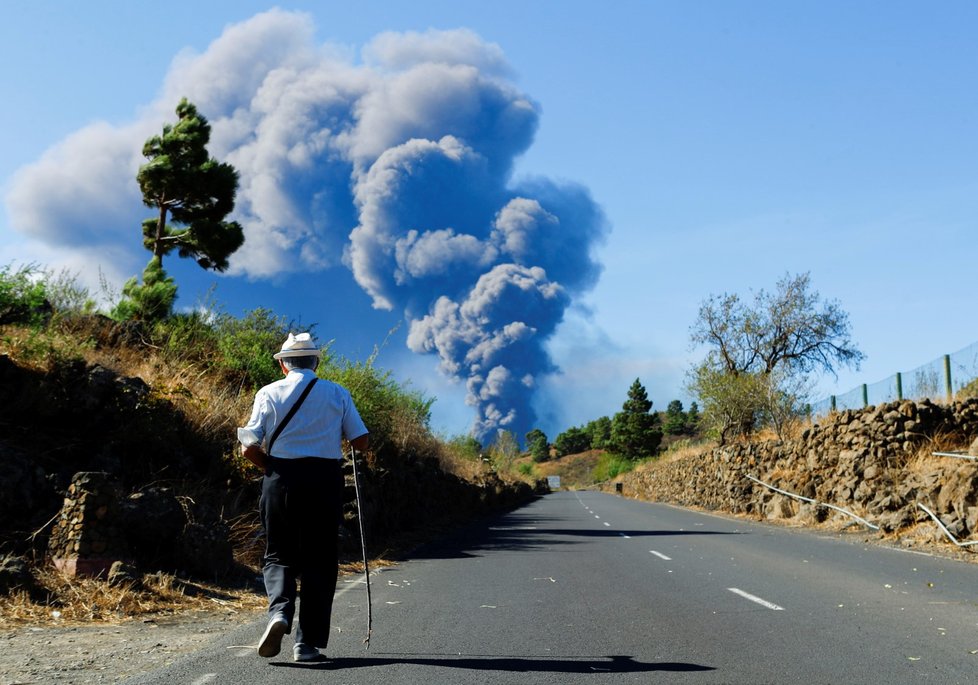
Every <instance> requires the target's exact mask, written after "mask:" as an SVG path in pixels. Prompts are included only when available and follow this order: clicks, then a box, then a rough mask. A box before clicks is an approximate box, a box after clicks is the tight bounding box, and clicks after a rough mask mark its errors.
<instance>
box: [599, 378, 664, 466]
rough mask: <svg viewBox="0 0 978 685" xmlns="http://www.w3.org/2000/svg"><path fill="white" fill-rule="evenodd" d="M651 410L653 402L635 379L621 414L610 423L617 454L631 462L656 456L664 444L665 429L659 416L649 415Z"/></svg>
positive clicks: (616, 415)
mask: <svg viewBox="0 0 978 685" xmlns="http://www.w3.org/2000/svg"><path fill="white" fill-rule="evenodd" d="M651 409H652V401H651V400H649V396H648V393H647V392H646V391H645V387H644V386H643V385H642V383H641V381H640V380H639V379H638V378H636V379H635V382H634V383H632V386H631V387H630V388H629V389H628V399H627V400H625V403H624V404H623V405H622V410H621V411H620V412H618V413H617V414H615V416H614V418H613V419H612V420H611V440H612V443H613V448H614V449H615V451H616V452H618V453H620V454H621V455H622V456H625V457H629V458H632V459H639V458H642V457H650V456H652V455H654V454H655V452H656V450H657V449H658V448H659V443H660V442H662V429H661V428H660V427H659V416H658V415H657V414H654V413H653V414H650V413H649V411H650V410H651Z"/></svg>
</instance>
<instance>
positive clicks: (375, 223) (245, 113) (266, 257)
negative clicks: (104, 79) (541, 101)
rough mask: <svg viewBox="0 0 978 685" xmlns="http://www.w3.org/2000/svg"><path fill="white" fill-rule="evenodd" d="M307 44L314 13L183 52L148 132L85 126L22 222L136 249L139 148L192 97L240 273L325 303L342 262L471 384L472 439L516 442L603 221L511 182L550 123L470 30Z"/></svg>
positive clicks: (593, 267) (573, 194)
mask: <svg viewBox="0 0 978 685" xmlns="http://www.w3.org/2000/svg"><path fill="white" fill-rule="evenodd" d="M313 34H314V27H313V26H312V24H311V21H310V20H309V18H308V17H307V16H306V15H303V14H298V13H290V12H284V11H281V10H272V11H270V12H266V13H263V14H259V15H257V16H255V17H253V18H252V19H250V20H248V21H246V22H243V23H241V24H238V25H235V26H231V27H229V28H228V29H227V30H226V31H225V32H224V34H223V35H222V36H221V37H220V38H218V39H217V40H215V41H214V42H213V43H212V44H211V45H210V46H209V47H208V48H207V50H205V51H204V52H203V53H201V54H199V55H192V54H181V56H180V57H179V58H177V59H176V60H175V61H174V63H173V65H172V67H171V70H170V73H169V74H168V75H167V78H166V82H165V83H164V87H163V95H162V96H161V97H160V99H159V101H157V102H155V103H152V104H151V105H150V106H148V107H145V108H143V109H142V110H141V111H143V112H144V113H145V114H144V115H143V117H142V118H141V119H140V120H138V121H136V122H133V123H131V124H129V125H126V126H121V127H112V126H109V125H108V124H104V123H100V124H96V125H92V126H89V127H86V128H84V129H82V130H80V131H78V132H76V133H75V134H73V135H72V136H70V137H69V138H68V139H66V140H65V141H63V142H62V143H60V144H58V145H56V146H55V147H54V148H52V150H50V151H48V153H46V154H45V156H44V158H42V159H41V160H39V161H38V162H36V163H34V164H32V165H29V166H28V167H26V168H25V169H23V170H21V172H20V173H19V174H18V176H17V177H16V178H15V181H14V183H13V185H12V187H11V190H10V193H9V195H8V197H7V204H8V209H9V211H10V214H11V218H12V223H13V225H14V226H15V227H18V228H19V230H21V231H23V232H25V233H28V234H30V235H31V236H33V237H34V238H35V239H37V240H40V241H45V242H48V243H50V244H59V241H60V244H61V245H71V244H73V243H77V241H78V240H79V236H82V237H84V240H85V242H86V245H87V246H89V247H92V246H95V247H99V248H104V249H119V247H120V246H122V247H125V246H126V245H127V241H129V240H130V237H131V232H132V230H131V225H132V221H133V219H132V218H131V217H134V216H136V217H138V216H141V213H142V211H143V210H141V209H140V208H139V206H138V201H139V198H138V191H134V188H133V186H134V181H133V178H134V176H135V171H136V168H137V167H138V165H139V164H140V163H141V161H142V160H141V159H140V158H139V156H138V151H139V150H140V149H141V147H142V142H143V141H144V140H145V138H146V137H147V136H149V135H151V134H152V133H155V132H157V131H158V130H159V128H160V126H161V125H162V122H164V121H169V120H170V119H172V109H173V107H174V105H175V103H176V102H177V101H178V100H179V99H180V97H182V96H186V97H188V98H189V99H190V100H191V101H192V102H194V103H195V104H196V105H197V107H198V109H199V110H200V111H201V112H202V113H203V114H204V115H205V116H207V117H208V119H209V120H210V122H211V125H212V128H213V136H212V146H211V152H212V154H214V155H215V156H216V157H218V158H219V159H224V160H227V161H229V162H230V163H232V164H233V165H234V166H235V167H236V168H237V169H238V171H239V173H240V176H241V184H240V189H239V192H238V202H237V207H236V212H235V214H236V216H235V218H236V219H237V220H238V221H239V222H240V223H241V224H242V226H243V227H244V229H245V245H244V246H243V247H242V249H241V250H239V252H237V253H236V254H235V255H234V256H233V257H232V260H231V269H230V273H231V274H233V275H243V276H247V277H249V278H252V279H261V278H268V277H272V276H275V275H279V274H282V273H284V272H288V271H303V272H308V273H314V274H316V277H317V278H320V279H322V280H324V281H327V283H324V284H322V285H323V286H324V287H328V281H329V280H330V279H332V278H340V277H342V276H343V275H342V274H341V273H339V272H338V270H337V267H339V266H340V265H341V264H345V265H346V266H347V267H348V268H349V269H350V270H351V271H352V273H353V276H354V278H355V279H356V282H357V283H358V284H359V285H360V286H361V287H362V288H363V289H364V290H365V291H366V292H367V293H368V294H369V295H370V296H371V298H372V299H373V303H374V306H375V307H379V308H384V309H389V310H394V311H398V312H403V314H404V315H405V317H406V318H407V320H408V322H409V324H410V326H409V334H408V346H409V347H410V349H411V350H413V351H415V352H418V353H430V354H437V355H438V357H439V359H440V369H441V370H442V371H443V372H444V373H446V374H448V375H450V376H452V377H454V378H457V379H459V380H461V381H464V382H465V383H466V387H467V390H468V395H467V401H468V403H469V404H470V405H472V406H473V407H474V409H475V411H476V420H475V425H474V428H475V432H476V433H477V435H478V436H479V437H481V438H486V437H492V436H493V434H494V432H495V431H496V430H498V429H501V428H505V429H509V430H512V431H514V432H515V433H516V434H517V435H518V436H522V434H523V433H524V432H525V431H527V430H529V428H531V427H532V426H533V424H534V421H535V415H534V412H533V407H532V398H533V395H534V389H535V387H536V383H537V381H538V379H539V378H540V376H541V375H542V374H547V373H550V372H553V371H554V367H553V363H552V361H551V360H550V358H549V356H548V354H547V352H546V347H545V344H546V341H547V340H548V338H549V337H550V336H552V335H553V333H554V330H555V328H556V326H557V324H558V323H560V321H561V319H562V318H563V315H564V312H565V311H566V309H567V307H568V306H569V305H570V303H571V302H572V299H573V298H574V297H576V296H579V295H580V294H581V293H583V292H584V291H586V290H587V289H588V288H590V287H592V286H593V285H594V283H595V281H596V279H597V277H598V274H599V271H600V267H599V265H598V264H597V263H596V262H595V261H594V258H593V256H592V249H593V247H594V245H595V243H596V242H597V241H599V240H601V239H602V237H603V236H604V234H605V232H606V224H605V221H604V218H603V216H602V213H601V211H600V209H599V208H598V206H597V205H596V204H595V203H594V202H593V200H592V199H591V198H590V196H589V194H588V192H587V191H586V189H584V188H582V187H580V186H577V185H573V184H566V183H555V182H552V181H550V180H547V179H540V178H535V179H522V180H516V179H514V178H513V175H512V169H513V164H514V161H515V159H516V157H517V156H518V155H519V154H521V153H522V152H524V151H525V150H526V149H527V148H528V147H529V146H530V144H531V143H532V140H533V136H534V133H535V131H536V128H537V125H538V120H539V111H538V107H537V106H536V104H535V103H534V102H533V101H532V100H531V99H530V98H529V97H527V96H526V95H525V94H523V93H521V92H520V91H519V90H518V89H517V88H516V87H515V85H514V84H513V83H512V82H511V80H510V69H509V67H508V65H507V64H506V62H505V59H504V57H503V53H502V50H501V49H500V48H499V47H498V46H496V45H493V44H489V43H486V42H484V41H483V40H482V39H480V38H479V37H478V36H477V35H475V34H474V33H472V32H471V31H467V30H454V31H428V32H426V33H385V34H382V35H380V36H378V37H377V38H375V39H374V40H373V41H372V42H371V43H370V44H369V45H367V46H366V47H365V48H364V50H363V52H362V57H361V60H360V61H355V60H353V59H351V58H350V57H349V56H348V55H347V54H346V53H345V52H344V51H343V50H342V49H340V48H336V47H332V46H329V45H318V44H316V43H315V42H314V40H313ZM126 151H132V152H131V153H127V152H126ZM86 169H87V170H89V171H90V170H91V169H98V170H99V173H100V177H99V188H100V192H99V193H90V192H87V190H86V189H87V188H88V187H89V186H90V180H91V174H90V173H86V172H85V170H86ZM72 170H74V172H76V173H72ZM107 208H108V209H107ZM132 242H134V243H136V245H134V246H133V250H134V252H135V250H137V249H138V241H132Z"/></svg>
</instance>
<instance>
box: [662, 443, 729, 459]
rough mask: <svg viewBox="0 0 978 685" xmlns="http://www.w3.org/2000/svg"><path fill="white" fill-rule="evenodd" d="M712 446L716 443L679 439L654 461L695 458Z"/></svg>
mask: <svg viewBox="0 0 978 685" xmlns="http://www.w3.org/2000/svg"><path fill="white" fill-rule="evenodd" d="M714 447H716V443H714V442H703V441H697V442H692V441H690V440H680V441H679V442H676V443H673V444H672V445H671V446H670V447H669V449H668V450H666V452H665V454H663V455H662V456H661V457H659V459H657V460H656V461H657V462H671V461H681V460H683V459H690V458H696V457H699V456H702V455H703V454H704V453H705V452H708V451H710V450H712V449H713V448H714ZM652 463H655V462H652Z"/></svg>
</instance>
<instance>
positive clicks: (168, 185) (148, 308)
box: [113, 98, 244, 320]
mask: <svg viewBox="0 0 978 685" xmlns="http://www.w3.org/2000/svg"><path fill="white" fill-rule="evenodd" d="M176 113H177V117H178V121H177V123H176V124H173V125H171V124H165V125H164V126H163V133H162V135H159V136H152V137H151V138H149V139H148V140H147V141H146V143H145V145H143V155H144V156H145V157H146V158H147V159H148V160H149V161H148V162H146V164H144V165H142V166H141V167H140V168H139V173H138V174H137V175H136V180H137V181H138V182H139V189H140V190H141V191H142V193H143V204H145V205H146V206H147V207H151V208H154V209H156V210H157V215H156V216H155V217H152V218H150V219H146V220H145V221H143V245H144V246H145V247H146V249H147V250H149V251H150V252H152V253H153V257H152V259H151V260H150V263H149V265H148V266H147V267H146V270H145V271H144V272H143V285H139V284H138V283H137V281H136V278H135V277H134V278H132V279H130V280H129V281H128V282H127V283H126V285H125V286H124V287H123V295H124V296H125V298H128V299H124V300H123V301H122V302H120V304H119V306H118V307H117V308H116V310H115V312H113V313H114V314H115V315H116V317H117V318H140V319H145V320H157V319H160V318H163V317H165V316H167V315H168V314H169V313H170V312H171V310H172V307H173V302H174V300H175V299H176V286H175V285H173V281H172V280H170V279H168V278H167V276H166V272H165V271H164V270H163V257H164V256H166V255H168V254H169V253H171V252H172V251H173V250H174V249H176V250H177V254H179V256H181V257H192V258H193V259H195V260H196V261H197V263H198V264H200V266H201V267H203V268H204V269H213V270H215V271H224V270H225V269H227V267H228V258H229V257H230V256H231V254H232V253H233V252H234V251H235V250H237V249H238V248H239V247H241V244H242V243H243V242H244V233H243V231H242V229H241V226H240V225H239V224H238V223H237V222H236V221H225V218H226V217H227V215H228V214H230V213H231V211H232V210H233V209H234V196H235V194H236V192H237V189H238V172H237V171H235V169H234V167H233V166H231V165H230V164H223V163H220V162H218V161H217V160H215V159H213V158H211V157H210V156H209V155H208V152H207V143H208V142H209V141H210V135H211V127H210V124H208V123H207V119H205V118H204V117H203V116H202V115H201V114H198V112H197V108H196V107H194V105H193V104H191V103H190V102H188V101H187V99H186V98H184V99H183V100H181V101H180V104H178V105H177V109H176ZM168 221H172V223H168ZM162 284H166V287H163V285H162ZM143 289H148V290H150V291H152V292H143Z"/></svg>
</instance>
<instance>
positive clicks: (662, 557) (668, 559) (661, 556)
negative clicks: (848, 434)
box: [649, 549, 672, 561]
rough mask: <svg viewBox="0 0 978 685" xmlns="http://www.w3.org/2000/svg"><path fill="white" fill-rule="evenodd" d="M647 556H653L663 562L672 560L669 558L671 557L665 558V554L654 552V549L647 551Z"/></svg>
mask: <svg viewBox="0 0 978 685" xmlns="http://www.w3.org/2000/svg"><path fill="white" fill-rule="evenodd" d="M649 554H654V555H655V556H657V557H659V558H660V559H663V560H665V561H672V558H671V557H667V556H666V555H665V554H663V553H662V552H656V551H655V550H654V549H650V550H649Z"/></svg>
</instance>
